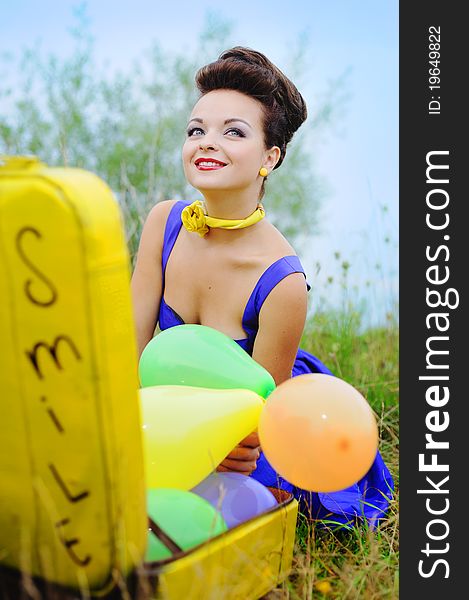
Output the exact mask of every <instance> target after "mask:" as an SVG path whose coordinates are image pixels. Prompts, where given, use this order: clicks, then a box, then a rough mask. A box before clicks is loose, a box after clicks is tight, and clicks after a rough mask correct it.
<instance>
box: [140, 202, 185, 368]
mask: <svg viewBox="0 0 469 600" xmlns="http://www.w3.org/2000/svg"><path fill="white" fill-rule="evenodd" d="M174 202H175V201H174V200H167V201H165V202H159V203H158V204H156V205H155V206H154V207H153V208H152V209H151V211H150V213H149V214H148V217H147V219H146V221H145V224H144V226H143V230H142V235H141V237H140V244H139V247H138V253H137V260H136V263H135V268H134V272H133V274H132V281H131V290H132V304H133V311H134V321H135V327H136V332H137V347H138V357H139V359H140V355H141V354H142V352H143V349H144V348H145V346H146V345H147V344H148V342H149V341H150V340H151V338H152V337H153V333H154V331H155V327H156V322H157V318H158V315H157V311H158V307H159V305H160V301H161V294H162V272H161V254H162V250H163V238H164V228H165V224H166V220H167V218H168V214H169V211H170V210H171V207H172V206H173V204H174Z"/></svg>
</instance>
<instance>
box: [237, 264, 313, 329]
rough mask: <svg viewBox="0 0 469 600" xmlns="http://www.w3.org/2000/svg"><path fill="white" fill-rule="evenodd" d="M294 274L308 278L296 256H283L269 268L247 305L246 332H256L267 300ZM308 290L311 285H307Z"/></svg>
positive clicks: (244, 322) (244, 320)
mask: <svg viewBox="0 0 469 600" xmlns="http://www.w3.org/2000/svg"><path fill="white" fill-rule="evenodd" d="M292 273H303V275H304V276H305V278H306V275H305V272H304V269H303V267H302V265H301V262H300V259H299V258H298V256H296V255H292V256H283V257H282V258H279V259H278V260H276V261H275V262H274V263H272V264H271V265H270V267H268V268H267V269H266V270H265V271H264V273H263V274H262V275H261V277H260V278H259V280H258V282H257V283H256V286H255V288H254V289H253V291H252V294H251V296H250V297H249V300H248V302H247V304H246V309H245V311H244V316H243V328H244V329H245V330H250V331H253V330H254V331H256V333H257V329H258V326H259V313H260V312H261V308H262V305H263V304H264V302H265V299H266V298H267V296H268V295H269V294H270V292H271V291H272V290H273V289H274V287H275V286H276V285H277V284H278V283H280V281H282V279H285V277H287V276H288V275H291V274H292ZM306 285H307V289H308V290H309V289H310V285H309V284H308V283H306Z"/></svg>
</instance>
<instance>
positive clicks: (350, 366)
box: [265, 309, 399, 600]
mask: <svg viewBox="0 0 469 600" xmlns="http://www.w3.org/2000/svg"><path fill="white" fill-rule="evenodd" d="M398 336H399V330H398V326H397V324H396V323H395V322H394V319H393V318H392V317H390V318H389V320H388V322H387V324H386V326H383V327H380V328H373V329H369V330H366V331H364V332H363V331H361V319H360V314H359V313H357V312H355V311H354V310H353V309H350V310H348V311H346V312H345V313H344V312H334V311H331V310H328V311H326V312H324V313H320V314H317V315H316V316H315V317H314V318H312V319H311V320H309V321H308V324H307V327H306V328H305V332H304V335H303V339H302V344H301V347H302V348H304V349H305V350H309V351H310V352H312V353H313V354H315V355H316V356H318V357H319V358H320V359H321V360H323V362H325V363H326V364H327V365H328V366H329V368H330V369H331V370H332V371H333V372H334V374H335V375H337V376H338V377H340V378H341V379H344V380H345V381H347V382H348V383H350V384H351V385H353V386H354V387H356V388H357V389H358V390H359V391H360V392H361V393H362V394H363V395H364V396H365V398H367V400H368V402H369V403H370V405H371V407H372V408H373V410H374V412H375V415H376V417H377V421H378V427H379V434H380V445H379V449H380V452H381V454H382V456H383V459H384V461H385V462H386V464H387V466H388V468H389V470H390V471H391V474H392V476H393V479H394V483H395V491H394V495H393V499H392V501H391V505H390V508H389V512H388V515H387V518H386V519H385V520H384V521H383V522H382V523H381V524H380V525H379V527H378V528H377V529H375V530H370V529H369V528H368V527H367V525H366V524H361V525H357V526H355V527H353V528H352V529H351V530H344V529H341V530H336V531H333V530H331V529H330V528H319V527H317V526H316V525H315V523H314V522H312V521H310V520H309V519H308V518H307V517H305V516H304V515H301V514H300V516H299V518H298V523H297V536H296V545H295V551H294V558H293V567H292V572H291V574H290V576H289V578H288V580H287V581H286V582H284V584H283V585H282V586H280V587H279V588H278V589H276V590H273V591H272V592H270V593H269V594H268V595H267V596H266V597H265V598H266V599H267V598H268V599H269V600H275V599H282V600H284V599H285V600H286V599H291V600H300V599H301V600H306V599H309V598H318V599H320V598H340V599H341V600H342V599H346V598H360V599H361V598H363V599H380V600H381V599H390V598H398V581H399V579H398V560H399V550H398V542H399V535H398V534H399V519H398V490H399V479H398V446H399V442H398V427H399V407H398V392H399V380H398V377H399V374H398Z"/></svg>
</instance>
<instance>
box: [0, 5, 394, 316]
mask: <svg viewBox="0 0 469 600" xmlns="http://www.w3.org/2000/svg"><path fill="white" fill-rule="evenodd" d="M78 4H79V3H78V2H77V1H76V0H57V1H52V0H41V1H38V0H16V1H15V2H14V3H13V2H8V3H7V2H6V0H0V53H4V52H11V53H13V54H15V55H17V54H20V53H21V50H22V49H23V48H30V47H32V46H33V45H34V43H35V42H36V41H38V40H40V42H41V47H42V49H43V50H44V51H45V52H53V53H58V54H61V53H63V54H67V53H69V52H70V51H71V49H72V47H73V43H74V42H73V40H72V38H71V36H70V33H69V29H70V27H71V26H72V25H73V23H74V19H73V9H74V7H77V6H78ZM86 7H87V10H86V12H87V15H88V17H89V19H90V27H91V32H92V34H93V36H94V38H95V56H96V61H97V63H98V64H104V63H106V62H107V63H108V68H111V69H116V70H117V69H119V68H122V69H123V70H126V69H127V68H128V67H130V66H131V64H132V62H133V60H134V59H136V58H139V57H141V56H142V54H143V52H144V51H145V50H147V49H149V48H150V47H151V44H152V42H153V41H155V40H156V41H158V42H159V43H160V44H161V46H163V48H165V49H168V50H174V51H178V52H179V51H187V52H190V51H191V49H192V48H195V46H196V41H197V39H198V37H199V34H200V32H201V30H202V29H203V25H204V22H205V17H206V14H207V11H208V10H210V11H212V12H215V13H216V14H219V15H220V16H221V17H222V18H224V19H229V20H230V21H231V22H232V24H233V35H232V36H231V37H232V38H234V39H235V42H236V44H237V45H246V46H250V47H252V48H255V49H256V50H259V51H261V52H263V53H265V54H266V55H267V56H268V57H269V58H270V59H271V60H272V61H273V62H274V63H275V64H277V65H278V66H279V68H280V69H282V70H284V69H285V70H286V64H285V60H286V59H287V57H288V55H289V50H290V49H291V47H292V46H294V45H295V42H296V40H297V38H298V36H300V35H307V36H308V39H309V46H308V48H309V50H308V72H307V73H305V76H304V81H303V84H302V87H301V92H302V94H303V95H304V97H305V100H306V102H307V105H308V110H309V114H310V115H313V114H314V107H315V105H317V100H318V99H319V97H320V95H321V94H322V93H324V92H325V90H326V89H327V86H328V84H329V83H330V82H331V81H332V80H334V79H336V78H337V77H339V76H340V75H341V74H343V73H345V72H347V77H346V85H347V88H346V89H347V93H348V101H347V104H346V107H345V111H344V113H343V114H342V115H341V116H340V118H338V119H337V122H336V123H335V127H334V128H333V130H332V131H331V132H330V133H329V134H328V135H327V136H326V137H325V138H324V139H322V140H321V142H320V143H319V144H317V145H316V146H315V152H316V153H317V154H316V155H315V156H314V160H315V164H316V165H317V171H318V173H319V174H320V175H321V176H322V177H323V178H324V180H325V181H326V183H327V186H328V188H329V195H328V197H327V198H326V199H325V201H324V204H323V208H322V210H321V213H320V228H321V234H320V235H318V236H315V237H313V238H312V239H311V241H310V242H308V244H307V247H305V248H304V249H303V250H302V253H301V254H300V258H301V259H302V261H303V264H304V267H305V269H306V272H307V274H308V279H309V280H311V282H312V283H313V292H316V296H315V298H314V299H313V305H314V303H315V304H316V305H319V304H318V303H319V302H320V296H322V295H329V299H330V301H331V302H333V303H336V304H337V303H340V302H341V301H342V300H343V297H342V292H341V291H340V290H339V288H338V287H337V286H335V287H334V286H331V285H329V286H327V285H326V280H327V278H328V277H330V276H333V277H334V280H335V281H336V280H337V275H338V267H339V266H340V264H341V263H342V261H343V260H347V262H348V263H350V265H351V266H350V269H349V282H350V290H349V293H350V294H351V295H353V294H355V295H357V297H365V298H366V299H367V300H369V304H370V311H369V314H368V317H369V321H370V322H379V321H381V320H383V318H384V315H385V312H386V311H388V310H390V309H391V308H392V302H393V301H397V296H398V287H397V286H398V219H399V217H398V141H399V140H398V94H399V89H398V58H399V57H398V0H379V1H378V0H328V1H326V0H310V1H307V0H298V1H294V0H291V1H290V2H285V1H284V0H282V1H279V0H269V2H267V3H266V2H259V3H255V2H253V1H252V0H237V1H235V2H230V3H213V2H208V1H207V0H197V2H195V1H190V2H189V1H186V0H181V1H177V0H175V1H173V2H166V1H165V2H162V1H160V0H153V1H150V0H133V1H127V0H126V1H120V2H118V1H117V0H113V1H110V0H88V2H86ZM214 58H216V57H214ZM286 74H287V75H288V72H287V71H286ZM287 159H288V154H287ZM337 256H339V257H340V258H337ZM316 263H319V264H320V265H321V269H320V271H319V273H317V268H316ZM339 270H340V269H339ZM315 283H316V285H315Z"/></svg>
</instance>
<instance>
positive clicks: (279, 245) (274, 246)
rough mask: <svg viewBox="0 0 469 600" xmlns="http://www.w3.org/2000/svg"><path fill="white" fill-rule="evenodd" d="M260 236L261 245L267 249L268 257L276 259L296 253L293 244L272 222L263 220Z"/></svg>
mask: <svg viewBox="0 0 469 600" xmlns="http://www.w3.org/2000/svg"><path fill="white" fill-rule="evenodd" d="M261 236H262V239H261V242H262V246H263V247H264V248H268V249H269V258H272V259H273V260H276V259H277V258H281V257H282V256H292V255H296V252H295V249H294V248H293V246H292V245H291V244H290V242H289V241H288V240H287V238H286V237H285V236H284V235H283V234H282V233H281V232H280V231H279V230H278V229H277V228H276V227H275V226H274V225H272V223H269V222H268V221H267V222H265V226H264V228H263V230H262V233H261Z"/></svg>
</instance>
